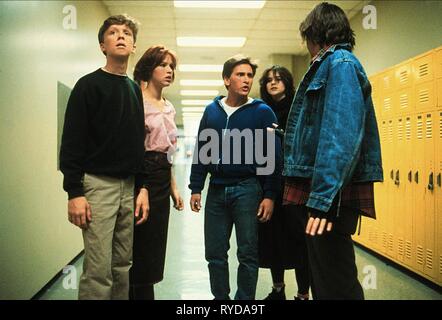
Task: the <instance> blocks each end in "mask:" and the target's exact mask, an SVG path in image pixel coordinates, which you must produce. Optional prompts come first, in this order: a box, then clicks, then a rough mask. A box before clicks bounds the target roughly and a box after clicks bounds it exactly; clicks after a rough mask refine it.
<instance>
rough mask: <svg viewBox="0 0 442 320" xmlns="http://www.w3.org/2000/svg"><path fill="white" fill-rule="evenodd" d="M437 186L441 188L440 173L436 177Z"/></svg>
mask: <svg viewBox="0 0 442 320" xmlns="http://www.w3.org/2000/svg"><path fill="white" fill-rule="evenodd" d="M437 185H438V186H439V187H440V186H441V174H440V173H439V174H438V175H437Z"/></svg>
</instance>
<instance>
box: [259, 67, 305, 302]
mask: <svg viewBox="0 0 442 320" xmlns="http://www.w3.org/2000/svg"><path fill="white" fill-rule="evenodd" d="M259 83H260V86H261V87H260V93H261V98H262V99H263V100H264V101H265V102H266V103H267V104H268V105H269V106H270V107H271V108H272V110H273V111H274V112H275V114H276V117H277V118H278V123H279V127H278V129H282V130H285V126H286V122H287V117H288V113H289V111H290V106H291V103H292V100H293V96H294V94H295V89H294V87H293V77H292V75H291V73H290V71H288V70H287V69H286V68H284V67H282V66H278V65H275V66H273V67H271V68H268V69H266V70H265V71H264V73H263V75H262V77H261V79H260V80H259ZM282 190H284V186H282V188H281V192H280V194H279V195H278V197H277V198H276V200H275V208H274V210H273V216H272V219H271V220H270V221H268V222H267V223H261V224H260V225H259V245H258V250H259V266H260V267H261V268H270V271H271V273H272V280H273V288H272V292H271V293H270V294H269V295H268V296H267V297H266V298H265V300H285V299H286V297H285V291H284V289H285V283H284V270H287V269H295V273H296V282H297V284H298V294H297V296H296V297H295V299H296V300H308V298H309V294H308V292H309V286H310V281H309V273H308V272H309V271H308V256H307V246H306V242H305V232H304V229H305V224H306V219H307V218H306V217H305V215H304V214H302V213H301V212H300V211H299V210H296V208H293V206H282V192H283V191H282Z"/></svg>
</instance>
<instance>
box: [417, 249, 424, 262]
mask: <svg viewBox="0 0 442 320" xmlns="http://www.w3.org/2000/svg"><path fill="white" fill-rule="evenodd" d="M416 251H417V252H416V262H417V263H418V264H420V265H423V264H424V248H422V246H417V250H416Z"/></svg>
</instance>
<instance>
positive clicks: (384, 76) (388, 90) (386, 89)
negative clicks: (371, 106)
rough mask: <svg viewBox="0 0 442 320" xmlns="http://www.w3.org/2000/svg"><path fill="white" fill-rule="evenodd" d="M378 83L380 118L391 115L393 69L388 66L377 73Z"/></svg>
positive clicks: (393, 83)
mask: <svg viewBox="0 0 442 320" xmlns="http://www.w3.org/2000/svg"><path fill="white" fill-rule="evenodd" d="M379 83H380V84H379V85H380V99H379V104H380V107H381V109H382V110H381V112H382V118H384V119H385V118H388V117H391V116H393V104H394V93H395V92H394V90H395V80H394V69H393V68H390V69H388V70H386V71H384V72H382V73H381V74H380V75H379Z"/></svg>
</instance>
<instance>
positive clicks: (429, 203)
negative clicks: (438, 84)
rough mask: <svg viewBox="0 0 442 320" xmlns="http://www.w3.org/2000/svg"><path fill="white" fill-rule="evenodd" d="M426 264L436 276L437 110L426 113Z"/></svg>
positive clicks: (429, 271) (431, 275)
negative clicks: (435, 130) (435, 187)
mask: <svg viewBox="0 0 442 320" xmlns="http://www.w3.org/2000/svg"><path fill="white" fill-rule="evenodd" d="M424 116H425V139H424V141H425V142H424V143H425V152H424V155H425V177H423V178H424V179H425V181H424V182H425V184H424V186H425V264H424V273H425V274H426V275H427V276H429V277H431V278H435V277H436V272H435V271H436V269H437V268H436V265H437V264H436V262H435V259H436V253H435V251H436V248H435V247H436V239H435V237H434V236H435V230H436V228H435V227H436V221H435V211H434V205H435V198H434V183H435V176H434V169H435V167H434V158H435V155H434V127H435V123H434V119H435V112H433V113H426V114H425V115H424Z"/></svg>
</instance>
